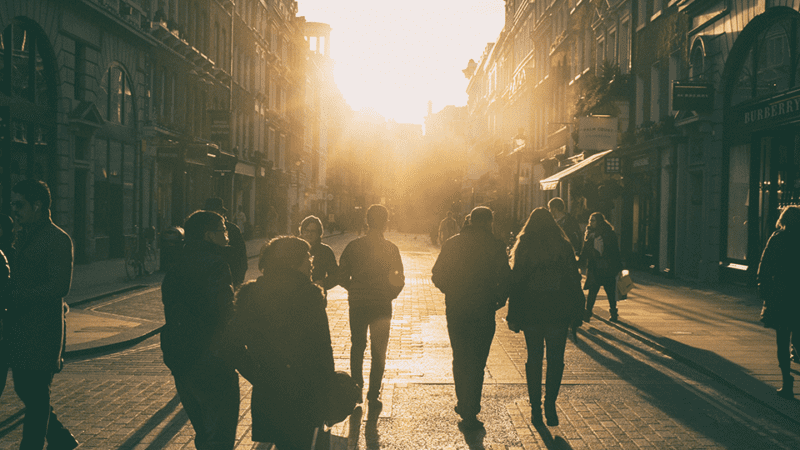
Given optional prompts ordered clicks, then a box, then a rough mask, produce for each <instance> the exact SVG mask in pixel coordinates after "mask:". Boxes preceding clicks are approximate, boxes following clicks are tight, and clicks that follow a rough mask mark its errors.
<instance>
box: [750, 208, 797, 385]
mask: <svg viewBox="0 0 800 450" xmlns="http://www.w3.org/2000/svg"><path fill="white" fill-rule="evenodd" d="M776 227H777V228H778V229H777V230H775V232H774V233H772V236H770V238H769V240H768V241H767V245H766V247H764V252H763V254H762V255H761V262H760V264H759V265H758V293H759V296H760V297H761V298H762V299H763V301H764V306H763V308H762V310H761V321H762V322H763V323H764V326H765V327H767V328H773V329H774V330H775V340H776V344H777V348H778V367H780V369H781V377H782V380H783V383H782V386H781V388H780V389H778V395H779V396H781V397H783V398H788V399H790V398H793V397H794V386H793V384H794V378H793V377H792V375H791V351H790V349H789V345H790V343H791V344H793V346H794V348H798V345H800V300H798V297H797V284H796V280H797V274H798V273H800V207H798V206H787V207H785V208H784V209H783V212H781V215H780V217H779V218H778V223H777V224H776Z"/></svg>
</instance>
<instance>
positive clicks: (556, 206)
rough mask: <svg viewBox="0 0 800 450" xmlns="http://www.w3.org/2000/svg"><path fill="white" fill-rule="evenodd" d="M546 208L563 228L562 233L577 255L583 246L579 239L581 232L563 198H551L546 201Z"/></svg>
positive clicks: (581, 240)
mask: <svg viewBox="0 0 800 450" xmlns="http://www.w3.org/2000/svg"><path fill="white" fill-rule="evenodd" d="M547 209H548V210H550V214H552V215H553V219H555V221H556V223H557V224H558V226H559V227H561V229H562V230H564V234H565V235H567V239H569V242H570V244H572V249H573V251H574V252H575V255H579V254H580V252H581V247H582V246H583V239H581V235H583V232H582V231H581V227H580V225H578V221H577V220H575V218H574V217H572V215H571V214H570V213H568V212H567V207H566V206H565V205H564V200H562V199H561V197H553V198H551V199H550V201H549V202H547Z"/></svg>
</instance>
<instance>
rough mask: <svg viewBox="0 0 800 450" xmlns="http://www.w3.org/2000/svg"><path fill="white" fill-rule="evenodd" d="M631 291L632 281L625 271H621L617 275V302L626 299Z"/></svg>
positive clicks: (628, 273)
mask: <svg viewBox="0 0 800 450" xmlns="http://www.w3.org/2000/svg"><path fill="white" fill-rule="evenodd" d="M631 289H633V279H631V274H630V272H628V271H627V270H623V271H621V272H620V273H619V274H617V300H625V299H626V298H628V293H629V292H630V291H631Z"/></svg>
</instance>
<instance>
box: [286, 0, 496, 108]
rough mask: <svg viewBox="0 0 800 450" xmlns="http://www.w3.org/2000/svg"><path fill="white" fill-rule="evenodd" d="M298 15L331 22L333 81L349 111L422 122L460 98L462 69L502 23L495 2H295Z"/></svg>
mask: <svg viewBox="0 0 800 450" xmlns="http://www.w3.org/2000/svg"><path fill="white" fill-rule="evenodd" d="M297 4H298V9H299V11H298V16H305V18H306V20H307V21H309V22H323V23H327V24H328V25H330V26H331V42H330V45H331V50H330V52H331V54H330V56H331V58H332V59H333V60H334V64H335V65H334V67H335V68H334V79H335V81H336V84H337V86H338V87H339V90H340V91H341V92H342V95H343V96H344V98H345V101H347V103H348V104H349V105H350V107H351V108H353V109H354V110H356V111H360V110H364V109H367V110H369V109H371V110H374V111H375V112H377V113H378V114H380V115H381V116H383V117H384V118H385V119H387V120H394V121H396V122H398V123H416V124H422V123H423V120H424V117H425V115H426V114H427V108H428V101H432V102H433V112H434V113H436V112H438V111H440V110H441V109H442V108H444V107H445V106H447V105H455V106H464V105H466V104H467V94H466V88H467V83H468V80H467V79H466V78H465V77H464V73H463V72H462V70H464V69H465V68H466V67H467V63H468V62H469V60H470V59H474V60H475V61H478V59H479V58H480V57H481V55H482V54H483V50H484V48H485V47H486V44H487V43H489V42H495V41H496V39H497V37H498V36H499V35H500V31H501V30H502V27H503V20H504V18H503V15H504V4H505V2H504V1H503V0H459V1H456V0H405V1H403V2H384V1H375V0H341V1H334V0H298V1H297Z"/></svg>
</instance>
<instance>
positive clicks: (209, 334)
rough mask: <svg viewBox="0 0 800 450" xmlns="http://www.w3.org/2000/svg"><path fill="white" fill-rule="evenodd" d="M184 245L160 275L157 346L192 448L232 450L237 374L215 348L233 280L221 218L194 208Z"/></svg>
mask: <svg viewBox="0 0 800 450" xmlns="http://www.w3.org/2000/svg"><path fill="white" fill-rule="evenodd" d="M184 229H185V232H186V245H185V246H184V248H183V251H182V252H181V254H180V256H178V259H177V262H176V264H174V265H173V266H172V267H171V268H170V269H169V271H168V272H167V274H166V275H165V276H164V282H163V283H162V285H161V300H162V302H163V303H164V319H165V324H164V328H163V329H162V331H161V350H162V351H163V352H164V363H165V364H166V365H167V367H169V369H170V371H172V376H173V377H174V378H175V388H176V389H177V390H178V395H179V396H180V399H181V403H182V404H183V409H184V410H185V411H186V415H188V416H189V420H190V421H191V422H192V426H193V427H194V430H195V432H196V433H197V435H196V436H195V446H196V447H197V448H198V449H199V450H203V449H223V450H224V449H232V448H233V446H234V441H235V438H236V425H237V422H238V419H239V375H238V374H237V373H236V371H235V370H234V368H233V367H231V366H230V365H229V364H227V363H226V362H225V361H224V360H223V359H222V357H221V355H219V354H218V352H217V351H215V349H214V345H215V344H217V343H218V342H219V341H220V336H221V335H222V333H223V331H224V326H225V324H226V323H227V322H228V320H229V319H230V317H231V315H232V314H233V281H232V280H231V271H230V269H229V268H228V263H227V262H226V261H225V257H224V254H223V251H224V248H225V246H226V245H227V244H228V236H227V229H226V228H225V219H224V218H223V217H222V216H221V215H219V214H217V213H215V212H213V211H196V212H194V213H192V215H190V216H189V218H187V219H186V223H185V225H184Z"/></svg>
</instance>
